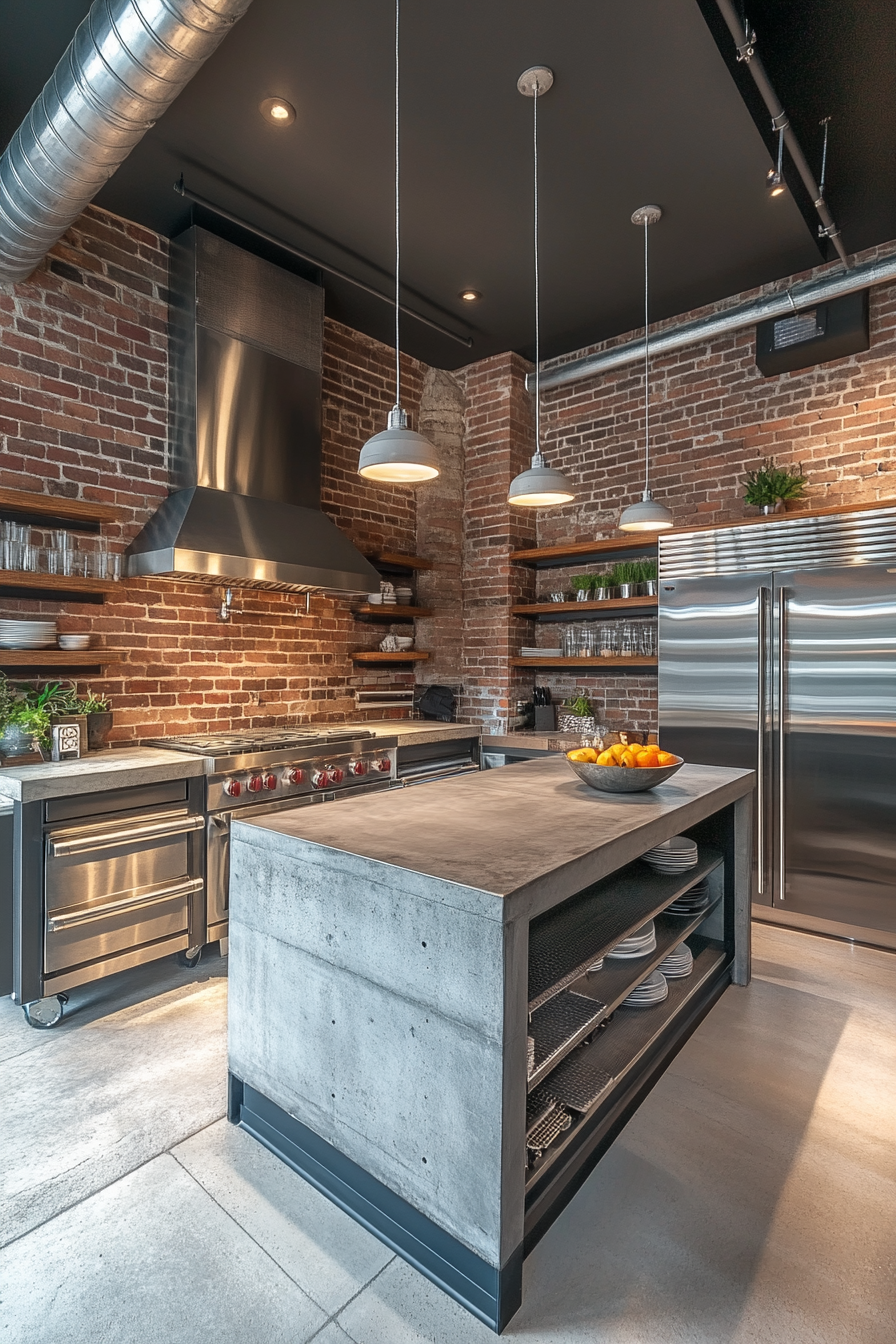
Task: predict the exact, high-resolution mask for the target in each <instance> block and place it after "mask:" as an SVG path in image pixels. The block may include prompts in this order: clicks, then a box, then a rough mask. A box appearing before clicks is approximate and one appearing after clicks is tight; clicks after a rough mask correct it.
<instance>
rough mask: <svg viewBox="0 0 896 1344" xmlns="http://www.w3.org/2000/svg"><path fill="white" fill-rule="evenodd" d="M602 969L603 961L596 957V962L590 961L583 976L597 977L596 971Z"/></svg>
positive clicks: (601, 958)
mask: <svg viewBox="0 0 896 1344" xmlns="http://www.w3.org/2000/svg"><path fill="white" fill-rule="evenodd" d="M603 968H604V959H603V957H598V959H597V961H592V963H591V965H590V966H589V967H588V970H587V971H586V972H585V974H586V975H597V973H598V971H602V970H603Z"/></svg>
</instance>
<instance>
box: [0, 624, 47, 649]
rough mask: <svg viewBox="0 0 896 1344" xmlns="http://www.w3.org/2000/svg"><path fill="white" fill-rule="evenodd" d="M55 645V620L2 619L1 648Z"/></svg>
mask: <svg viewBox="0 0 896 1344" xmlns="http://www.w3.org/2000/svg"><path fill="white" fill-rule="evenodd" d="M55 647H56V622H55V621H0V649H53V648H55Z"/></svg>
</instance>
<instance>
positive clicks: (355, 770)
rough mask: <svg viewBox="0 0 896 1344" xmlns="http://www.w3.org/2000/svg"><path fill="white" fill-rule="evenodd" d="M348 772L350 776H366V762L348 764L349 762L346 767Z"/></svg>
mask: <svg viewBox="0 0 896 1344" xmlns="http://www.w3.org/2000/svg"><path fill="white" fill-rule="evenodd" d="M348 772H349V774H350V775H366V774H367V762H366V761H350V762H349V767H348Z"/></svg>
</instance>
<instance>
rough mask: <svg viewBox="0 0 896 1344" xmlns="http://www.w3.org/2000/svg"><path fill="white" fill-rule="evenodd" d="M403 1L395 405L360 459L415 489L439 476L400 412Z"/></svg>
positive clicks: (369, 469)
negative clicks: (385, 426) (420, 482)
mask: <svg viewBox="0 0 896 1344" xmlns="http://www.w3.org/2000/svg"><path fill="white" fill-rule="evenodd" d="M399 17H400V0H395V405H394V406H393V407H392V409H391V411H390V412H389V420H388V425H387V428H386V429H384V430H382V431H381V433H379V434H374V436H373V438H372V439H368V440H367V442H366V443H365V445H364V447H363V448H362V449H361V456H360V458H359V459H358V475H359V476H364V477H365V478H366V479H367V480H368V481H388V482H390V483H391V484H393V485H414V484H416V483H417V482H418V481H431V480H433V479H434V477H436V476H438V474H439V459H438V454H437V453H436V450H435V448H434V447H433V445H432V444H431V443H430V442H429V439H425V438H424V437H423V435H422V434H417V433H416V432H415V431H414V430H413V429H408V417H407V412H406V411H403V410H402V408H401V352H400V349H399V315H400V308H399V288H400V281H399V269H400V263H401V196H400V190H399V185H400V179H399V161H400V155H399V125H400V122H399V81H398V34H399Z"/></svg>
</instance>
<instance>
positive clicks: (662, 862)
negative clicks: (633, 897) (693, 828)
mask: <svg viewBox="0 0 896 1344" xmlns="http://www.w3.org/2000/svg"><path fill="white" fill-rule="evenodd" d="M641 857H642V858H643V860H644V862H645V863H649V864H650V866H651V868H654V869H655V870H656V871H657V872H658V873H683V872H686V871H687V869H688V868H696V866H697V859H698V857H699V856H698V854H697V846H696V845H695V844H694V841H693V840H689V839H688V838H687V836H686V835H673V836H672V839H671V840H664V841H663V842H662V844H659V845H654V847H653V849H648V851H647V853H646V854H642V855H641Z"/></svg>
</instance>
